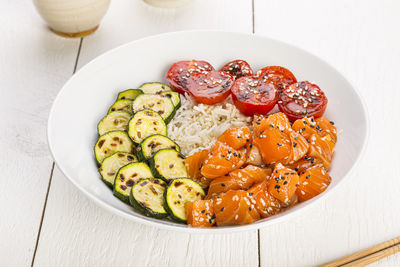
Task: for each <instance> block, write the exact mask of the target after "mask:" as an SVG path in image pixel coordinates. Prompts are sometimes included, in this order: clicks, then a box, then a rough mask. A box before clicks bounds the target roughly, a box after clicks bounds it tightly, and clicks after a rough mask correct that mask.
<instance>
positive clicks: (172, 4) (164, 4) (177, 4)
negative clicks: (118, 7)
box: [144, 0, 190, 7]
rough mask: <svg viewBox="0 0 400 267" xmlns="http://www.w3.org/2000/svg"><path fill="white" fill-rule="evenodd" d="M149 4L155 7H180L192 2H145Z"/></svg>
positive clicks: (180, 0)
mask: <svg viewBox="0 0 400 267" xmlns="http://www.w3.org/2000/svg"><path fill="white" fill-rule="evenodd" d="M144 1H145V2H146V3H147V4H149V5H152V6H155V7H180V6H183V5H186V4H187V3H189V2H190V0H144Z"/></svg>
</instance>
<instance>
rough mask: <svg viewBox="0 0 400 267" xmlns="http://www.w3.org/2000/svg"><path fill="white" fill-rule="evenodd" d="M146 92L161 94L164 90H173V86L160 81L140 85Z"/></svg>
mask: <svg viewBox="0 0 400 267" xmlns="http://www.w3.org/2000/svg"><path fill="white" fill-rule="evenodd" d="M139 89H140V90H142V91H143V93H145V94H160V93H161V92H164V91H173V90H172V89H171V87H169V86H168V85H166V84H163V83H160V82H150V83H144V84H142V85H141V86H140V87H139Z"/></svg>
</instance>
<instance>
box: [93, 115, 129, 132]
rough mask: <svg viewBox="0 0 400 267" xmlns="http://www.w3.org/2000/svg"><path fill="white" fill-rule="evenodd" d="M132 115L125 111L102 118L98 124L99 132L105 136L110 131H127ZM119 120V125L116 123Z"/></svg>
mask: <svg viewBox="0 0 400 267" xmlns="http://www.w3.org/2000/svg"><path fill="white" fill-rule="evenodd" d="M131 117H132V114H131V113H130V112H128V111H125V110H118V111H113V112H111V113H109V114H107V115H106V116H105V117H104V118H102V119H101V120H100V121H99V123H98V124H97V132H98V134H99V135H103V134H105V133H108V132H110V131H126V130H127V127H128V122H129V120H130V118H131ZM116 120H117V123H115V121H116Z"/></svg>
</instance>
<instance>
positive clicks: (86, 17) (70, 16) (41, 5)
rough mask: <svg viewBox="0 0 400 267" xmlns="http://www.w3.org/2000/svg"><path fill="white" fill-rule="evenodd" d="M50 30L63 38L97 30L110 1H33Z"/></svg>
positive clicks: (83, 34) (79, 35) (84, 34)
mask: <svg viewBox="0 0 400 267" xmlns="http://www.w3.org/2000/svg"><path fill="white" fill-rule="evenodd" d="M33 2H34V4H35V6H36V9H37V10H38V12H39V13H40V15H41V16H42V18H43V19H44V20H45V21H46V22H47V24H48V25H49V27H50V29H51V30H52V31H53V32H55V33H57V34H59V35H61V36H64V37H82V36H86V35H89V34H91V33H93V32H94V31H96V30H97V28H98V27H99V23H100V21H101V19H102V18H103V16H104V14H105V13H106V11H107V9H108V6H109V5H110V0H34V1H33Z"/></svg>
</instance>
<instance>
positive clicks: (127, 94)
mask: <svg viewBox="0 0 400 267" xmlns="http://www.w3.org/2000/svg"><path fill="white" fill-rule="evenodd" d="M141 94H143V91H142V90H140V89H128V90H125V91H122V92H119V93H118V97H117V100H121V99H130V100H134V99H135V98H136V97H137V96H138V95H141Z"/></svg>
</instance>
